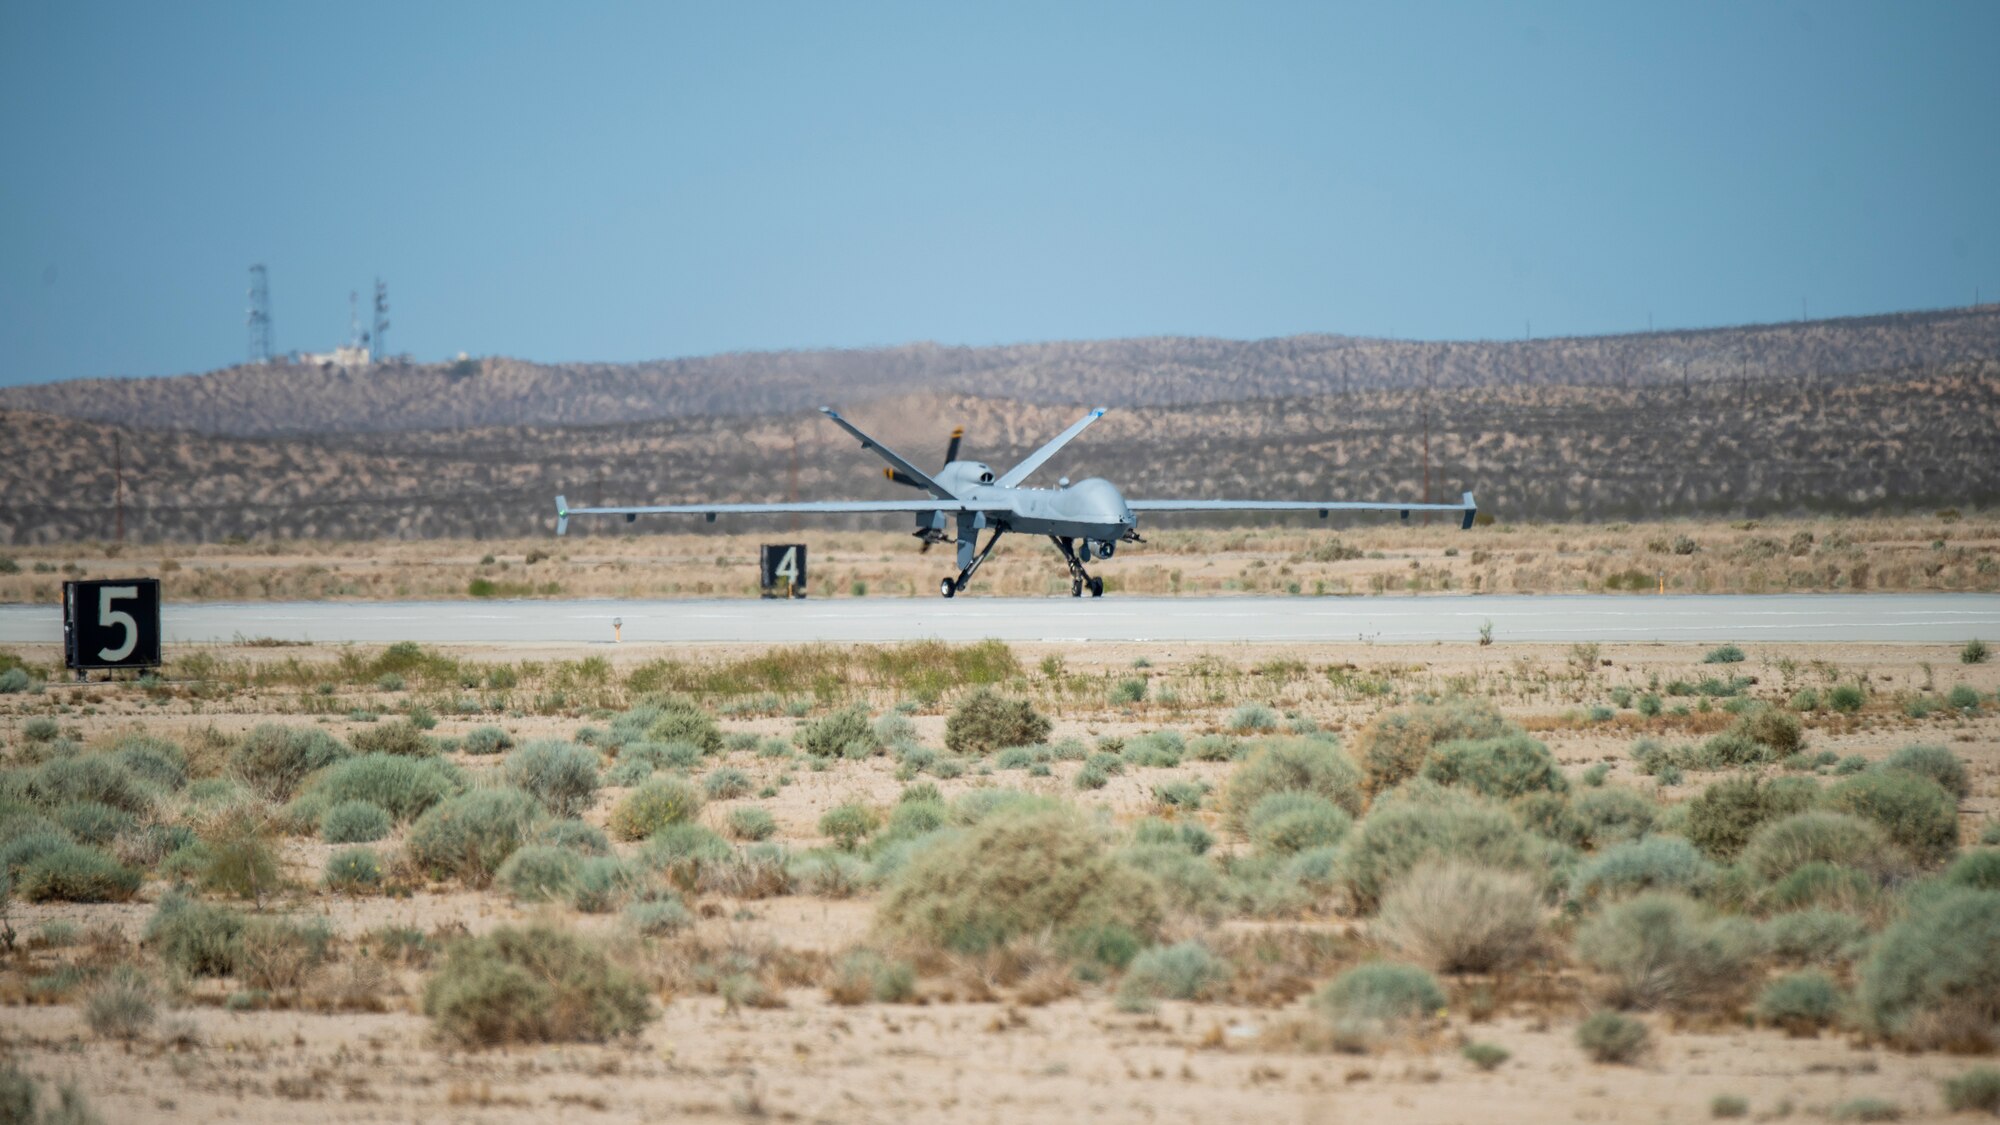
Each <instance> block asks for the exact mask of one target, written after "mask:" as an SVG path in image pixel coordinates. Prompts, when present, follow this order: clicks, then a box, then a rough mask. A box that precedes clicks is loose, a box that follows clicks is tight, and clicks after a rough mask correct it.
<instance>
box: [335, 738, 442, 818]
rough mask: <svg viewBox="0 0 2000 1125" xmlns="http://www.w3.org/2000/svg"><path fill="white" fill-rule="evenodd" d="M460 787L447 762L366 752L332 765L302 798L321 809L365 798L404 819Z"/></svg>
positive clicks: (419, 812)
mask: <svg viewBox="0 0 2000 1125" xmlns="http://www.w3.org/2000/svg"><path fill="white" fill-rule="evenodd" d="M463 788H464V782H463V781H462V780H461V777H460V774H459V772H458V771H457V770H456V769H454V768H452V766H451V765H450V764H448V763H446V762H442V761H437V760H434V759H431V760H427V759H421V758H399V757H396V756H394V755H391V754H366V755H362V756H359V757H354V758H348V759H346V760H345V761H342V762H339V763H336V764H335V765H333V766H332V767H331V768H329V769H328V770H327V771H326V772H325V773H323V774H321V775H320V776H319V778H318V779H317V780H315V781H314V782H313V784H312V786H311V787H310V788H309V789H308V790H307V791H306V793H305V794H304V796H303V797H302V798H301V800H303V801H308V802H311V803H315V804H318V805H319V806H320V807H321V808H330V807H332V806H333V805H337V804H340V803H341V802H343V801H367V802H369V803H370V804H374V805H378V806H380V807H381V808H383V809H385V810H387V811H388V813H389V815H390V816H393V817H395V818H396V819H397V820H399V821H405V820H410V819H413V818H415V817H416V816H418V815H420V814H422V813H423V812H424V811H425V810H426V809H429V808H430V807H431V806H433V805H435V804H437V803H438V802H439V801H442V800H444V799H445V798H447V797H449V796H451V795H452V794H454V793H457V792H458V791H459V790H460V789H463Z"/></svg>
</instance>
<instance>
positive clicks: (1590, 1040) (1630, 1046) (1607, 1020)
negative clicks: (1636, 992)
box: [1576, 1012, 1652, 1063]
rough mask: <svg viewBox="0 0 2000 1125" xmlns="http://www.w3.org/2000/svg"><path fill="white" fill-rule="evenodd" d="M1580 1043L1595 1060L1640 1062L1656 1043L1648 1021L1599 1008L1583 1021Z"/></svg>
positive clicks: (1585, 1051) (1577, 1034)
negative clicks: (1603, 1010) (1598, 1010)
mask: <svg viewBox="0 0 2000 1125" xmlns="http://www.w3.org/2000/svg"><path fill="white" fill-rule="evenodd" d="M1576 1044H1577V1046H1579V1047H1582V1048H1583V1051H1584V1053H1585V1054H1587V1055H1589V1056H1590V1057H1591V1059H1592V1060H1593V1061H1596V1062H1601V1063H1632V1062H1637V1061H1638V1060H1639V1059H1640V1058H1641V1057H1643V1056H1644V1055H1645V1053H1646V1050H1647V1048H1648V1047H1650V1046H1651V1044H1652V1034H1651V1033H1650V1032H1648V1031H1647V1030H1646V1025H1645V1024H1643V1023H1640V1022H1639V1021H1638V1020H1635V1019H1633V1018H1632V1017H1631V1016H1621V1015H1619V1014H1618V1013H1617V1012H1597V1013H1594V1014H1593V1015H1591V1017H1590V1018H1589V1019H1586V1020H1584V1021H1583V1023H1581V1024H1579V1025H1578V1026H1577V1029H1576Z"/></svg>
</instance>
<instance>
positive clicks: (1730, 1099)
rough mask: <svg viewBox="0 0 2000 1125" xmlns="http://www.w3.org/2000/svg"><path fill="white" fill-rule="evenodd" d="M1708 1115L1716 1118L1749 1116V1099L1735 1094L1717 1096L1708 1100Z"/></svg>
mask: <svg viewBox="0 0 2000 1125" xmlns="http://www.w3.org/2000/svg"><path fill="white" fill-rule="evenodd" d="M1708 1115H1709V1116H1710V1117H1716V1118H1728V1117H1748V1116H1750V1099H1748V1098H1745V1097H1741V1096H1739V1095H1736V1094H1717V1095H1715V1096H1714V1097H1712V1098H1710V1099H1708Z"/></svg>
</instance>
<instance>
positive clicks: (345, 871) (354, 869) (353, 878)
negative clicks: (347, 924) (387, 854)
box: [326, 848, 382, 894]
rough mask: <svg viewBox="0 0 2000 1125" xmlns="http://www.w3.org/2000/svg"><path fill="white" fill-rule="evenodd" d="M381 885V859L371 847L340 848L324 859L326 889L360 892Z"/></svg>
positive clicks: (349, 892) (350, 892) (352, 892)
mask: <svg viewBox="0 0 2000 1125" xmlns="http://www.w3.org/2000/svg"><path fill="white" fill-rule="evenodd" d="M381 885H382V861H381V859H380V858H379V857H377V856H376V854H375V849H373V848H342V849H341V850H339V851H337V852H335V853H333V855H332V856H331V857H329V858H328V859H327V861H326V889H327V890H330V891H338V892H342V893H345V894H361V893H364V892H367V891H372V890H375V889H376V888H378V887H380V886H381Z"/></svg>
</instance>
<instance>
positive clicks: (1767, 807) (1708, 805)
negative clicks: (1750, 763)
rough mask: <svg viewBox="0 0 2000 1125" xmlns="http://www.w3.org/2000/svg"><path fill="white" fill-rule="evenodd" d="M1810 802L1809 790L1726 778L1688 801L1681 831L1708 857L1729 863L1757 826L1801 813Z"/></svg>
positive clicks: (1744, 779) (1745, 778)
mask: <svg viewBox="0 0 2000 1125" xmlns="http://www.w3.org/2000/svg"><path fill="white" fill-rule="evenodd" d="M1811 803H1812V801H1811V795H1810V793H1801V792H1800V791H1799V790H1795V789H1782V790H1781V789H1779V788H1777V787H1776V786H1773V785H1769V784H1766V783H1765V782H1764V781H1763V780H1762V779H1761V778H1756V777H1732V778H1727V779H1725V780H1722V781H1718V782H1716V783H1715V784H1713V785H1710V786H1709V787H1708V788H1706V789H1704V790H1702V791H1701V794H1700V795H1699V796H1697V797H1695V798H1694V799H1693V800H1692V801H1689V802H1687V806H1686V808H1687V814H1686V815H1687V820H1686V823H1685V824H1684V825H1683V831H1684V832H1685V833H1686V835H1687V838H1688V839H1689V840H1690V841H1692V842H1693V843H1694V845H1695V846H1696V847H1698V848H1700V849H1701V850H1702V851H1704V852H1706V853H1708V855H1709V856H1710V858H1712V859H1715V860H1716V861H1718V862H1721V863H1728V862H1730V861H1732V860H1734V859H1735V858H1736V857H1737V856H1738V855H1740V854H1742V852H1743V849H1744V847H1745V846H1747V845H1748V844H1749V843H1750V838H1751V836H1753V835H1755V834H1756V832H1757V829H1758V828H1759V827H1761V826H1763V825H1764V824H1765V823H1767V822H1769V821H1773V820H1777V819H1779V818H1781V817H1785V816H1789V815H1791V814H1793V813H1799V812H1804V811H1805V810H1806V809H1807V808H1808V807H1809V806H1810V805H1811Z"/></svg>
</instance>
